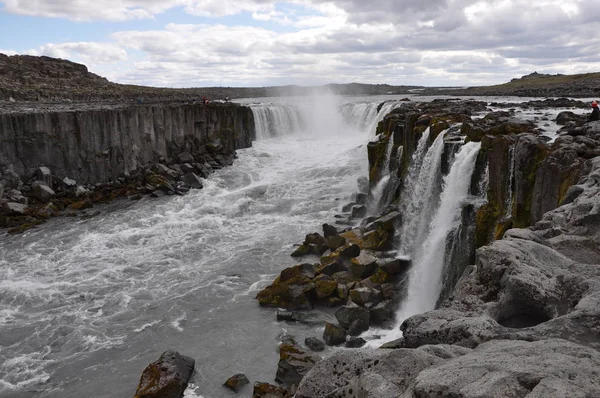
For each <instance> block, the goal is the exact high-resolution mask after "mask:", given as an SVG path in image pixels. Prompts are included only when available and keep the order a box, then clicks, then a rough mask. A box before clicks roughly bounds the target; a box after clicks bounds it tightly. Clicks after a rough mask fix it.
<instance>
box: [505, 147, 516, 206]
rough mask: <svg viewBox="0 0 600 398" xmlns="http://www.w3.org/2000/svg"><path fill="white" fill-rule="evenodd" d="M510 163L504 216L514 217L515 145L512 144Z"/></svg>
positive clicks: (509, 153) (509, 152) (509, 156)
mask: <svg viewBox="0 0 600 398" xmlns="http://www.w3.org/2000/svg"><path fill="white" fill-rule="evenodd" d="M508 163H509V165H510V171H509V173H508V183H507V191H508V192H507V195H506V202H505V203H504V208H505V211H504V217H505V218H511V217H512V198H513V180H514V178H515V147H514V146H511V147H510V149H509V150H508Z"/></svg>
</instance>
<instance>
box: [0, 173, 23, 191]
mask: <svg viewBox="0 0 600 398" xmlns="http://www.w3.org/2000/svg"><path fill="white" fill-rule="evenodd" d="M2 180H4V187H5V189H6V190H10V189H16V190H20V189H21V188H22V187H23V182H22V181H21V177H19V175H18V174H17V173H15V172H14V171H12V170H9V169H7V170H4V172H3V173H2Z"/></svg>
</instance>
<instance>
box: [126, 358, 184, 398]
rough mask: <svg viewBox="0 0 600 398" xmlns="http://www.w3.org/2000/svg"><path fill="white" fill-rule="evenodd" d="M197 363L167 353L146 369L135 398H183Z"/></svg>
mask: <svg viewBox="0 0 600 398" xmlns="http://www.w3.org/2000/svg"><path fill="white" fill-rule="evenodd" d="M194 365H195V361H194V360H193V359H192V358H189V357H186V356H183V355H181V354H179V353H178V352H175V351H165V352H164V353H163V354H162V355H161V356H160V358H159V359H158V360H157V361H155V362H153V363H151V364H150V365H148V366H147V367H146V369H144V372H143V373H142V376H141V378H140V383H139V385H138V387H137V390H136V393H135V397H134V398H181V397H183V392H184V391H185V389H186V387H187V385H188V382H189V380H190V377H191V376H192V373H193V371H194Z"/></svg>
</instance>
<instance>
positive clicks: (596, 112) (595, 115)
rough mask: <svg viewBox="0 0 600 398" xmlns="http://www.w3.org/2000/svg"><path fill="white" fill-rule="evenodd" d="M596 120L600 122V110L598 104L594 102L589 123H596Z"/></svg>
mask: <svg viewBox="0 0 600 398" xmlns="http://www.w3.org/2000/svg"><path fill="white" fill-rule="evenodd" d="M596 120H600V109H598V103H597V102H596V101H594V102H592V114H591V115H590V117H589V118H588V122H595V121H596Z"/></svg>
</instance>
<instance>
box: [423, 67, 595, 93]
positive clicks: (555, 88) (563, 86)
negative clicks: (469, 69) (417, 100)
mask: <svg viewBox="0 0 600 398" xmlns="http://www.w3.org/2000/svg"><path fill="white" fill-rule="evenodd" d="M436 91H437V93H436ZM425 92H426V93H428V94H432V95H440V94H441V93H444V94H447V95H487V96H511V97H580V98H594V97H600V73H585V74H579V75H548V74H543V73H537V72H533V73H531V74H529V75H525V76H523V77H521V78H516V79H512V80H511V81H510V82H508V83H504V84H499V85H495V86H481V87H469V88H465V89H451V90H446V89H443V88H442V89H439V90H435V89H434V90H426V91H425Z"/></svg>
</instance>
